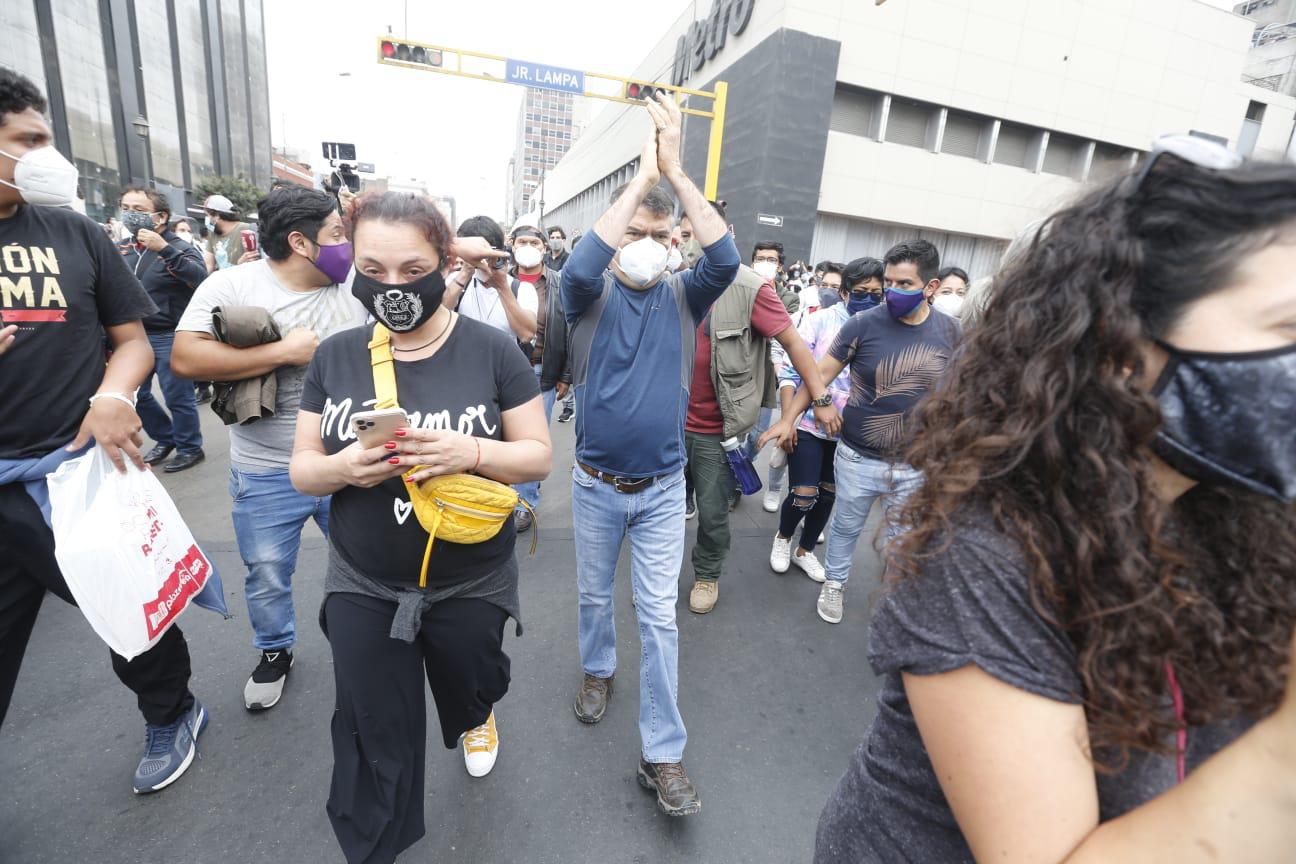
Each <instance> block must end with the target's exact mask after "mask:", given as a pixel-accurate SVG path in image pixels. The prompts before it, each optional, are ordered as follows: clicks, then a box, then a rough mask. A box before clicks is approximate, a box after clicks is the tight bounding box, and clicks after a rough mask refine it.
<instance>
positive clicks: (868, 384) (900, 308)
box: [761, 240, 959, 624]
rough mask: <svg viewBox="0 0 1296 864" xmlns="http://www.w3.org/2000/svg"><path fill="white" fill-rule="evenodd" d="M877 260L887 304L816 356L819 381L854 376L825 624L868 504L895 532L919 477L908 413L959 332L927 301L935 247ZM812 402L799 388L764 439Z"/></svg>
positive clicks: (902, 249) (836, 612) (849, 325)
mask: <svg viewBox="0 0 1296 864" xmlns="http://www.w3.org/2000/svg"><path fill="white" fill-rule="evenodd" d="M883 260H884V261H885V264H886V271H885V294H886V302H885V304H883V305H879V306H875V307H873V308H872V309H869V310H866V311H864V312H859V313H857V314H855V315H854V316H852V317H851V319H850V320H849V321H847V322H846V323H845V324H843V325H842V328H841V330H839V331H838V332H837V337H836V339H835V340H834V341H833V344H832V347H830V348H829V349H828V353H827V354H826V355H825V356H824V358H823V359H822V360H820V361H819V373H820V374H821V375H822V376H823V380H825V381H832V380H834V379H835V378H836V377H837V376H838V375H839V374H840V373H841V371H842V370H843V369H845V368H847V367H848V366H849V367H850V380H851V390H850V397H849V398H848V399H847V402H846V409H845V410H844V411H842V429H841V444H840V446H838V448H837V455H836V457H835V459H834V461H833V473H834V475H835V480H836V484H837V498H836V501H835V502H834V505H833V518H832V524H831V526H830V527H829V530H828V552H827V554H826V555H825V556H824V559H825V560H824V565H825V570H826V571H827V572H826V574H825V578H824V585H823V589H822V590H821V591H820V593H819V599H818V601H817V603H816V611H817V612H818V614H819V617H820V618H822V619H823V620H824V621H827V622H828V623H829V624H839V623H841V620H842V605H843V594H842V592H843V591H844V590H845V588H846V580H847V579H848V578H849V577H850V565H851V558H852V556H853V555H854V554H855V544H856V542H858V540H859V535H860V533H861V532H862V531H863V530H864V522H865V520H866V519H867V518H868V515H869V510H871V509H872V507H873V502H874V501H875V500H877V499H878V498H882V499H883V502H884V504H885V506H886V507H887V510H888V518H887V537H888V539H890V538H891V537H893V536H894V535H895V534H896V533H898V531H899V526H898V525H897V524H896V522H895V520H894V513H895V511H896V509H897V508H898V507H899V505H900V504H901V503H902V502H903V500H904V498H905V496H906V495H908V494H909V492H911V491H912V490H913V489H914V487H916V486H917V485H918V484H919V483H921V482H922V475H921V474H919V473H918V472H917V471H915V470H914V469H913V468H911V467H909V466H908V465H906V464H905V463H904V462H903V461H901V458H900V457H901V454H902V453H903V452H904V449H905V447H906V446H907V445H908V443H909V440H910V435H911V429H910V423H911V421H910V414H911V413H912V411H913V407H914V405H916V404H917V403H918V400H920V399H921V398H922V397H923V396H925V395H926V394H927V392H928V391H929V390H930V389H931V388H932V385H933V384H935V383H936V380H937V379H938V378H939V377H940V376H941V374H942V373H943V372H944V371H945V367H946V366H947V365H948V364H949V360H950V358H951V357H952V356H953V354H954V348H955V346H956V345H957V343H958V338H959V325H958V322H957V321H955V320H954V319H953V318H951V317H950V316H948V315H946V314H945V313H944V312H938V311H936V310H934V309H932V307H931V305H930V304H929V303H928V300H929V299H930V298H931V296H932V295H933V294H934V293H935V292H936V289H937V288H939V287H940V280H939V279H938V278H937V272H938V271H939V269H940V254H939V253H938V252H937V251H936V247H935V246H933V245H932V244H930V243H928V242H927V241H926V240H915V241H912V242H909V243H899V244H897V245H895V246H893V247H891V249H890V251H888V252H887V254H886V257H885V258H884V259H883ZM809 405H810V396H809V394H808V393H807V392H806V390H805V387H804V386H803V387H801V389H799V390H798V391H797V394H796V396H795V397H794V398H793V402H792V408H791V410H789V411H787V412H785V413H784V415H783V418H784V419H782V420H780V421H779V422H778V423H777V424H775V425H774V426H773V427H771V428H770V430H769V432H767V433H766V434H765V435H764V436H763V437H762V438H761V444H762V445H763V444H764V443H765V442H766V441H768V440H769V439H771V438H777V439H778V440H779V441H784V440H786V439H787V438H789V437H791V436H794V435H795V434H796V431H795V423H796V420H797V418H799V417H800V416H801V415H802V413H803V412H804V411H805V410H806V408H807V407H809Z"/></svg>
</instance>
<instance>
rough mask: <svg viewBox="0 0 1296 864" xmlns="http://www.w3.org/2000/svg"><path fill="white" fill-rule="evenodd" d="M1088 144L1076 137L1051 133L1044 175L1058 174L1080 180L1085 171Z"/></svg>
mask: <svg viewBox="0 0 1296 864" xmlns="http://www.w3.org/2000/svg"><path fill="white" fill-rule="evenodd" d="M1087 149H1088V144H1087V142H1086V141H1085V140H1084V139H1082V138H1077V137H1076V136H1074V135H1064V134H1063V133H1061V132H1050V133H1049V139H1048V146H1047V148H1046V149H1045V150H1044V173H1045V174H1057V175H1058V176H1060V177H1070V178H1072V179H1073V180H1079V179H1080V175H1081V172H1083V171H1084V157H1085V151H1086V150H1087Z"/></svg>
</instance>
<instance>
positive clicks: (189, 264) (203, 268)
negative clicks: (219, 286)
mask: <svg viewBox="0 0 1296 864" xmlns="http://www.w3.org/2000/svg"><path fill="white" fill-rule="evenodd" d="M161 233H162V239H163V240H165V241H166V242H167V245H166V246H164V247H163V248H162V251H161V252H154V251H153V250H151V249H145V248H143V247H142V246H137V245H136V244H135V241H134V240H123V241H122V242H121V243H118V244H117V248H118V249H119V250H120V251H121V254H122V260H123V261H125V262H126V266H127V267H129V268H130V269H131V271H132V272H133V273H134V274H135V278H137V279H139V281H140V283H141V284H143V286H144V290H145V291H147V292H148V295H149V297H151V298H152V299H153V302H154V303H155V304H157V307H158V311H157V312H156V313H155V314H153V315H150V316H149V317H147V318H145V319H144V329H145V330H146V331H148V332H149V333H162V332H166V331H168V330H174V329H175V328H176V325H177V324H179V323H180V316H181V315H183V314H184V311H185V307H186V306H188V305H189V301H190V300H191V299H193V294H194V290H195V289H197V287H198V286H199V285H201V284H202V281H203V280H204V279H206V278H207V265H206V263H204V261H203V256H202V253H201V252H199V251H198V250H197V249H195V248H194V247H193V246H190V245H189V244H188V243H186V242H185V241H183V240H181V239H180V238H179V237H177V236H176V235H174V234H172V233H171V232H170V231H163V232H161Z"/></svg>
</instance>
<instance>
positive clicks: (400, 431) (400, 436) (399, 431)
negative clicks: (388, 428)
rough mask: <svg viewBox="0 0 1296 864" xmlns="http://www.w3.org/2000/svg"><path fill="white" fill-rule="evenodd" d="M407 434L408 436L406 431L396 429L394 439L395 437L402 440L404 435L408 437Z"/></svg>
mask: <svg viewBox="0 0 1296 864" xmlns="http://www.w3.org/2000/svg"><path fill="white" fill-rule="evenodd" d="M408 434H409V432H407V431H406V430H404V429H397V430H396V437H397V438H404V437H405V436H406V435H408Z"/></svg>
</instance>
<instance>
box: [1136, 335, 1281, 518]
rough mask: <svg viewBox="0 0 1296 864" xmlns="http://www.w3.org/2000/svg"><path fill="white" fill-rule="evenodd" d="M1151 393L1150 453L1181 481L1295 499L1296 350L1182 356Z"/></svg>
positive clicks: (1178, 353)
mask: <svg viewBox="0 0 1296 864" xmlns="http://www.w3.org/2000/svg"><path fill="white" fill-rule="evenodd" d="M1161 347H1162V348H1164V349H1165V350H1167V351H1169V352H1170V360H1169V362H1168V363H1167V364H1166V368H1165V370H1164V371H1162V373H1161V377H1160V378H1158V379H1157V383H1156V386H1155V387H1153V388H1152V393H1153V395H1155V396H1156V397H1157V399H1158V400H1159V401H1160V403H1161V414H1162V418H1163V420H1162V424H1161V428H1160V429H1159V430H1157V435H1156V439H1155V440H1154V441H1153V444H1152V449H1153V451H1154V452H1155V453H1156V454H1157V455H1158V456H1160V457H1161V458H1162V459H1163V460H1165V462H1166V463H1167V464H1168V465H1170V467H1172V468H1174V469H1175V470H1176V471H1178V472H1179V473H1181V474H1183V475H1184V476H1185V477H1189V478H1191V479H1193V480H1196V481H1198V482H1201V483H1213V484H1229V485H1233V486H1239V487H1241V488H1243V489H1248V490H1250V491H1252V492H1259V493H1260V494H1262V495H1267V496H1269V497H1270V498H1277V499H1278V500H1279V501H1293V500H1296V346H1291V347H1287V348H1277V349H1274V350H1272V351H1254V352H1250V353H1245V354H1212V353H1202V352H1194V351H1183V350H1181V349H1178V348H1175V347H1173V346H1170V345H1165V344H1162V346H1161Z"/></svg>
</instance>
